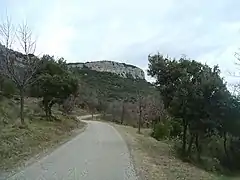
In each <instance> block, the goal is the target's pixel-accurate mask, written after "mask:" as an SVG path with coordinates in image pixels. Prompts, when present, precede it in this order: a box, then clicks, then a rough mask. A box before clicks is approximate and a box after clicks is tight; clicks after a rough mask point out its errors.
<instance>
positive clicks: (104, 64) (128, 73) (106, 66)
mask: <svg viewBox="0 0 240 180" xmlns="http://www.w3.org/2000/svg"><path fill="white" fill-rule="evenodd" d="M68 66H69V67H78V68H84V67H87V68H89V69H91V70H95V71H100V72H111V73H114V74H117V75H119V76H121V77H124V78H127V77H132V78H134V79H145V75H144V72H143V70H142V69H140V68H138V67H136V66H133V65H129V64H125V63H119V62H114V61H93V62H86V63H69V64H68Z"/></svg>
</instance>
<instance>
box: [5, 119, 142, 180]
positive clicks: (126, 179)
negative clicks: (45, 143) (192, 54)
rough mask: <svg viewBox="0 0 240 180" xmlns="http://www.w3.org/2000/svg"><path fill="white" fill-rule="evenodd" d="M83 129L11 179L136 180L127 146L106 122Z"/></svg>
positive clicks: (96, 123)
mask: <svg viewBox="0 0 240 180" xmlns="http://www.w3.org/2000/svg"><path fill="white" fill-rule="evenodd" d="M87 122H88V126H87V128H86V130H85V131H84V132H83V133H81V134H80V135H78V136H77V137H75V138H74V139H73V140H71V141H69V142H68V143H66V144H64V145H62V146H61V147H59V148H58V149H56V150H55V151H54V152H52V153H51V154H49V155H48V156H46V157H44V158H43V159H41V160H40V161H39V162H37V163H35V164H32V165H31V166H29V167H27V168H26V169H25V170H23V171H22V172H20V173H18V174H16V175H15V176H13V177H11V178H9V179H10V180H136V179H137V178H136V175H135V171H134V168H133V166H132V164H131V160H130V155H129V152H128V149H127V146H126V144H125V142H124V141H123V139H122V138H121V136H120V135H119V134H118V132H117V131H116V130H115V129H114V128H113V127H112V126H110V125H108V124H107V123H103V122H97V121H87Z"/></svg>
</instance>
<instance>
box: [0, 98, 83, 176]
mask: <svg viewBox="0 0 240 180" xmlns="http://www.w3.org/2000/svg"><path fill="white" fill-rule="evenodd" d="M0 105H1V107H2V113H3V114H4V116H5V118H4V121H1V122H0V130H1V133H0V142H1V143H0V159H1V160H0V177H1V176H4V177H5V176H8V175H9V174H11V173H12V172H13V171H16V170H19V168H21V167H24V166H26V165H28V164H30V163H33V162H34V161H36V160H37V159H39V158H41V157H42V156H44V155H45V154H46V153H49V152H51V151H52V150H54V149H55V148H56V147H57V146H59V145H60V144H63V143H65V142H66V141H67V140H69V139H70V138H72V137H74V136H75V135H77V134H78V133H79V132H80V131H83V130H84V127H85V123H83V122H80V121H79V120H78V119H77V118H76V116H70V115H68V116H65V115H62V114H61V113H60V112H58V111H55V112H54V116H55V118H56V119H57V120H54V121H47V120H46V119H45V118H44V117H43V116H42V115H41V114H42V112H40V109H38V105H37V103H31V102H29V101H28V102H26V107H25V109H26V114H25V117H26V123H27V126H26V127H25V128H21V126H19V120H18V119H15V115H14V112H15V114H17V109H18V106H17V103H16V105H14V103H13V102H11V101H9V100H6V101H5V102H1V104H0ZM16 117H17V115H16ZM3 122H5V123H3ZM6 122H7V123H6Z"/></svg>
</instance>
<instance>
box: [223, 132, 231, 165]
mask: <svg viewBox="0 0 240 180" xmlns="http://www.w3.org/2000/svg"><path fill="white" fill-rule="evenodd" d="M223 138H224V142H223V146H224V151H225V154H226V157H227V159H228V161H229V160H230V159H229V154H228V150H227V132H224V133H223Z"/></svg>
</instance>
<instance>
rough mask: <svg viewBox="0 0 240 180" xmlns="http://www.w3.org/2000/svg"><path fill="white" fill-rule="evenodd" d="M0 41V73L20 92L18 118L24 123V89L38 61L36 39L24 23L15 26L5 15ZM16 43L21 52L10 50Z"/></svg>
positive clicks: (30, 81)
mask: <svg viewBox="0 0 240 180" xmlns="http://www.w3.org/2000/svg"><path fill="white" fill-rule="evenodd" d="M0 37H1V40H2V41H1V43H2V44H3V45H4V46H5V47H3V48H0V51H1V52H0V53H1V55H2V61H1V62H0V73H1V74H2V75H3V76H5V77H7V78H9V79H11V80H12V81H13V82H14V83H15V85H16V87H17V88H18V90H19V93H20V119H21V123H22V124H24V113H23V112H24V91H25V89H26V87H27V86H28V85H29V84H31V83H32V82H33V81H32V80H33V77H34V74H35V73H36V72H37V70H38V68H39V66H40V61H38V59H37V58H36V57H35V56H34V55H33V54H34V53H35V49H36V41H35V40H33V39H32V31H31V30H30V28H29V27H28V25H27V24H26V23H22V24H19V25H18V26H17V28H15V26H14V25H13V24H12V22H11V19H10V18H9V17H8V16H7V17H6V20H5V21H4V22H3V23H2V24H1V25H0ZM15 43H18V44H19V45H20V48H21V52H22V54H21V53H18V52H15V51H13V50H11V48H12V45H13V44H15Z"/></svg>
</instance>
